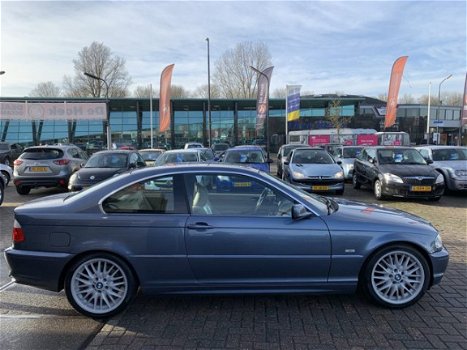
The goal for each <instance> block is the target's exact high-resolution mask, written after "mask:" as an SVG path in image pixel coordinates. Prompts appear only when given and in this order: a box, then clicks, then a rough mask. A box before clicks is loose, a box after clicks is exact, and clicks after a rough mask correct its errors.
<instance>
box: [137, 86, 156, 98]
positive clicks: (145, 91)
mask: <svg viewBox="0 0 467 350" xmlns="http://www.w3.org/2000/svg"><path fill="white" fill-rule="evenodd" d="M133 95H134V96H135V97H139V98H149V97H150V95H151V88H150V87H149V85H143V86H141V85H140V86H137V87H136V89H135V91H134V92H133ZM158 96H159V90H158V89H154V86H153V87H152V97H153V98H157V97H158Z"/></svg>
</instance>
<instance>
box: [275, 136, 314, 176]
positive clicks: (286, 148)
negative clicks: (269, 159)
mask: <svg viewBox="0 0 467 350" xmlns="http://www.w3.org/2000/svg"><path fill="white" fill-rule="evenodd" d="M303 147H308V146H307V145H303V144H301V143H288V144H285V145H282V146H280V147H279V150H278V151H277V167H276V168H277V173H276V175H277V177H278V178H281V179H282V171H283V169H284V162H285V160H286V159H287V156H288V155H289V153H290V151H292V150H294V149H295V148H303Z"/></svg>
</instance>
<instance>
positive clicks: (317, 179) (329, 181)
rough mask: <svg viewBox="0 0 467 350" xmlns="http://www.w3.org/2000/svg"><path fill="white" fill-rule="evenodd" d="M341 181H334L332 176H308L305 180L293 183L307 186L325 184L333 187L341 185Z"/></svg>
mask: <svg viewBox="0 0 467 350" xmlns="http://www.w3.org/2000/svg"><path fill="white" fill-rule="evenodd" d="M342 181H343V180H342V179H341V180H336V179H335V178H334V177H333V176H309V177H308V178H306V179H300V180H294V182H297V183H301V184H307V185H317V184H326V185H333V184H337V183H341V182H342Z"/></svg>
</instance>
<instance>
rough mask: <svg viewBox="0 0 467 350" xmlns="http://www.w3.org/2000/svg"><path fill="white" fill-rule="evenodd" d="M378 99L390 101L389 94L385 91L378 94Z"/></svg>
mask: <svg viewBox="0 0 467 350" xmlns="http://www.w3.org/2000/svg"><path fill="white" fill-rule="evenodd" d="M378 100H381V101H386V102H387V101H388V94H387V93H386V92H385V93H382V94H379V95H378Z"/></svg>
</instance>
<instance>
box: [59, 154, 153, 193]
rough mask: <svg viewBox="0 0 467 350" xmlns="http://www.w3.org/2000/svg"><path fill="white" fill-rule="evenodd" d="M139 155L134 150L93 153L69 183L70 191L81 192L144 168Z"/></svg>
mask: <svg viewBox="0 0 467 350" xmlns="http://www.w3.org/2000/svg"><path fill="white" fill-rule="evenodd" d="M145 166H146V163H145V162H144V160H143V158H142V157H141V155H140V154H139V153H138V151H135V150H112V151H100V152H96V153H94V154H93V155H92V156H91V158H89V160H88V161H87V162H86V164H85V165H84V166H83V167H82V168H81V169H80V170H78V171H77V172H76V173H74V174H73V175H72V176H71V178H70V181H69V184H68V189H69V190H70V191H81V190H82V189H85V188H88V187H90V186H93V185H95V184H97V183H99V182H101V181H103V180H105V179H108V178H109V177H112V176H116V175H118V174H121V173H123V172H125V171H127V170H130V169H136V168H142V167H145Z"/></svg>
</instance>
